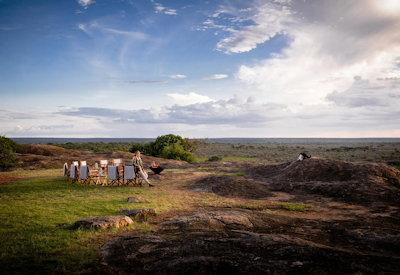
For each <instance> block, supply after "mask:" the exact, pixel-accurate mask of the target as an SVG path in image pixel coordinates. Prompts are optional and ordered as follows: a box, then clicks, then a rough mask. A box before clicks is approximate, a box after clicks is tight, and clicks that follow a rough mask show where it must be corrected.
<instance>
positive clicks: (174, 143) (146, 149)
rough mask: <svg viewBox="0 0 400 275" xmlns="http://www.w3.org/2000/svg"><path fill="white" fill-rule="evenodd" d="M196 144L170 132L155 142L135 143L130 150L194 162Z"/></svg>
mask: <svg viewBox="0 0 400 275" xmlns="http://www.w3.org/2000/svg"><path fill="white" fill-rule="evenodd" d="M196 146H197V145H196V143H195V142H192V141H190V140H189V139H183V138H182V137H181V136H178V135H173V134H169V135H163V136H159V137H157V138H156V140H155V141H154V142H150V143H146V144H142V143H136V144H133V145H132V147H131V148H130V149H129V151H130V152H132V153H134V152H136V151H140V152H142V153H143V154H145V155H150V156H155V157H163V158H168V159H176V160H184V161H188V162H192V161H193V160H194V157H193V155H192V153H191V152H193V151H194V150H195V149H196Z"/></svg>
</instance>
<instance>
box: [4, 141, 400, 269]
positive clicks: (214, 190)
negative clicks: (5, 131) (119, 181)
mask: <svg viewBox="0 0 400 275" xmlns="http://www.w3.org/2000/svg"><path fill="white" fill-rule="evenodd" d="M0 141H1V144H2V148H5V149H6V150H5V151H4V152H7V153H9V154H11V155H13V156H14V157H15V159H14V161H13V163H14V164H13V165H15V163H17V166H16V167H14V168H13V166H7V169H9V170H11V171H5V172H1V173H0V209H1V210H0V252H1V254H0V266H1V267H2V269H1V272H0V273H61V274H65V273H68V274H69V273H107V272H111V271H110V270H108V269H107V268H108V267H107V266H104V265H103V264H102V262H104V261H105V262H107V263H108V264H109V265H110V266H112V267H113V268H115V269H113V272H116V271H115V270H117V271H118V272H121V273H132V272H133V271H135V272H137V273H146V272H147V271H148V270H147V269H146V268H150V271H151V272H150V273H156V272H157V270H160V268H161V269H163V270H166V271H168V270H169V269H168V268H171V267H170V264H171V262H173V263H174V264H175V267H176V266H179V267H181V268H187V269H185V270H186V271H188V273H193V272H194V269H193V268H195V267H193V265H191V264H190V265H187V264H186V263H187V262H190V261H195V260H196V259H199V261H200V262H201V263H203V262H202V261H204V260H205V259H206V260H207V259H211V262H207V264H210V263H211V264H212V265H214V264H216V265H219V264H221V265H222V266H223V267H224V268H225V267H226V266H225V265H226V264H227V263H229V262H230V261H233V262H234V263H235V264H236V265H235V266H234V267H232V266H227V268H228V269H229V268H239V269H238V270H239V271H243V272H242V273H245V272H244V271H245V269H243V270H242V269H240V268H253V266H254V261H255V260H254V259H257V260H256V261H257V264H258V265H257V267H260V268H267V267H265V266H262V264H271V263H273V268H276V269H272V270H276V271H285V272H293V273H296V272H297V273H302V272H303V273H310V272H311V273H312V272H317V273H318V272H320V273H321V272H322V273H324V272H325V273H326V271H329V270H332V268H335V267H336V266H339V267H340V268H339V270H338V272H340V273H357V272H361V273H362V272H367V271H371V270H372V271H378V270H379V271H382V270H383V271H384V272H386V271H387V272H388V273H390V272H392V273H398V272H399V269H398V265H397V263H398V261H397V260H398V249H397V245H398V241H397V238H398V235H399V234H400V232H399V231H398V226H397V225H398V213H399V211H400V210H399V207H398V203H399V201H398V198H399V196H398V194H399V185H398V184H399V178H400V176H399V173H400V172H399V171H398V170H396V169H393V168H390V167H388V166H386V165H380V164H379V165H378V164H376V163H378V162H379V163H387V164H390V165H392V166H393V167H398V164H399V160H400V155H399V149H400V144H398V143H381V144H351V145H340V144H325V145H323V144H321V145H319V144H317V145H309V144H308V145H303V144H287V145H282V144H221V143H206V142H198V141H189V140H186V139H184V138H182V137H179V136H175V135H166V136H161V137H159V138H157V139H155V140H154V141H152V142H148V143H144V144H127V143H123V144H103V143H100V144H98V147H96V145H95V143H92V144H81V145H79V144H75V145H66V144H63V145H62V146H63V147H64V148H61V147H59V146H53V145H51V146H50V145H16V144H15V143H13V142H12V141H10V140H9V139H7V138H4V137H3V138H1V139H0ZM80 146H81V147H80ZM114 146H115V147H114ZM69 148H71V149H69ZM116 148H118V149H116ZM120 149H121V150H120ZM114 150H116V151H118V152H116V151H114ZM136 150H140V151H142V152H145V153H147V154H148V155H152V156H160V157H163V158H171V159H181V160H182V159H186V160H193V159H191V158H194V160H195V163H193V164H190V163H187V162H184V161H175V160H167V159H163V158H155V157H149V156H143V160H144V162H145V166H146V167H148V166H149V164H150V163H151V161H152V160H153V159H156V160H158V161H159V162H160V163H162V165H163V166H164V167H165V168H166V170H165V171H164V172H163V173H162V174H161V175H160V176H156V175H153V174H152V173H151V172H149V175H150V181H151V182H152V183H153V184H154V185H155V187H152V188H138V187H132V186H129V187H128V186H120V187H110V186H108V187H105V186H94V185H87V184H79V183H70V182H69V181H68V180H66V179H64V178H62V177H61V176H60V175H61V166H62V163H63V162H64V161H65V160H76V159H86V160H88V161H90V160H93V159H99V158H101V159H103V158H107V159H110V158H123V159H124V161H129V159H130V158H131V154H130V153H129V151H131V152H134V151H136ZM146 150H148V151H146ZM299 151H305V152H307V153H309V154H311V155H312V156H314V157H315V158H313V159H310V160H308V161H306V162H304V163H299V162H295V163H294V165H290V166H288V165H287V163H288V162H290V161H292V160H293V159H295V158H296V155H297V153H298V152H299ZM2 152H3V151H2ZM98 152H108V153H98ZM188 154H189V155H188ZM5 156H7V155H5ZM328 159H329V160H328ZM340 160H345V161H346V162H343V161H340ZM349 161H351V162H349ZM38 162H39V163H40V165H36V163H38ZM21 163H22V164H21ZM23 163H25V164H26V163H29V166H24V165H25V164H23ZM277 163H278V165H276V164H277ZM54 164H56V165H57V166H56V167H60V168H58V169H47V168H49V167H54V166H52V165H54ZM130 196H134V197H140V198H141V199H142V200H141V201H140V202H137V203H130V202H128V200H127V198H128V197H130ZM141 208H150V209H154V210H155V212H156V213H157V217H155V218H152V219H150V220H148V221H145V222H140V221H136V220H134V222H133V224H131V225H129V226H127V227H123V228H117V229H106V230H83V229H77V230H76V229H73V227H72V225H73V224H74V222H76V221H77V220H79V219H82V218H87V217H98V216H108V215H118V214H119V211H120V210H121V209H134V210H135V209H141ZM121 236H126V238H125V237H121ZM120 238H122V239H120ZM124 238H125V239H124ZM115 240H119V241H120V243H119V244H120V246H118V245H117V246H115V247H112V246H111V248H109V249H110V250H108V251H107V253H108V254H107V255H110V256H109V257H110V258H107V257H104V255H103V254H101V251H103V249H104V248H105V247H106V246H107V245H108V244H110V242H114V241H115ZM154 240H156V241H154ZM160 240H161V241H160ZM165 240H167V242H165ZM168 240H169V241H170V243H168ZM193 243H196V246H193ZM117 244H118V243H117ZM118 247H120V248H118ZM121 247H122V248H121ZM265 247H268V248H271V249H267V250H266V249H265ZM282 248H285V249H282ZM132 249H133V250H132ZM138 251H139V252H140V253H139V254H138ZM265 251H268V253H266V252H265ZM158 253H163V257H160V255H159V254H158ZM174 253H175V254H174ZM135 255H140V257H141V258H135V257H136V256H135ZM377 255H378V256H377ZM137 259H140V261H137V262H132V261H136V260H137ZM232 259H233V260H232ZM153 262H157V266H154V265H151V264H148V263H153ZM293 263H295V264H293ZM300 263H301V264H300ZM372 263H373V264H372ZM207 264H205V265H204V264H202V265H201V266H202V267H204V268H206V267H207V266H208V265H207ZM130 265H132V267H133V268H134V269H132V270H131V269H129V268H130ZM315 266H318V270H315V269H313V268H314V267H315ZM151 268H153V269H151ZM190 268H192V269H190ZM224 270H226V269H224ZM229 270H231V269H229ZM234 270H236V269H234ZM249 270H251V269H249ZM263 270H266V269H263ZM169 271H171V270H169ZM189 271H191V272H189ZM205 271H207V270H205Z"/></svg>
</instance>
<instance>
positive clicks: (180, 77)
mask: <svg viewBox="0 0 400 275" xmlns="http://www.w3.org/2000/svg"><path fill="white" fill-rule="evenodd" d="M169 77H170V78H172V79H184V78H186V77H187V76H186V75H184V74H173V75H170V76H169Z"/></svg>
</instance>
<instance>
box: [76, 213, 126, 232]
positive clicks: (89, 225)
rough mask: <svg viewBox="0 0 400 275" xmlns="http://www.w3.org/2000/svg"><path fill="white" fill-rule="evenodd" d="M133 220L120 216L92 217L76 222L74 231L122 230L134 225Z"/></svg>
mask: <svg viewBox="0 0 400 275" xmlns="http://www.w3.org/2000/svg"><path fill="white" fill-rule="evenodd" d="M132 223H133V221H132V219H131V218H129V217H127V216H123V215H118V216H104V217H90V218H85V219H81V220H78V221H76V222H75V223H74V224H73V226H72V228H73V229H95V230H99V229H107V228H120V227H124V226H128V225H130V224H132Z"/></svg>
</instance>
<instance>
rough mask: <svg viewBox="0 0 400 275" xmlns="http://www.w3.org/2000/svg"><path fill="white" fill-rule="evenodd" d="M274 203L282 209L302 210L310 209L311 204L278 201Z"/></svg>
mask: <svg viewBox="0 0 400 275" xmlns="http://www.w3.org/2000/svg"><path fill="white" fill-rule="evenodd" d="M275 205H277V206H278V207H280V208H281V209H284V210H289V211H299V212H304V211H308V210H311V206H310V205H308V204H305V203H296V202H278V203H276V204H275Z"/></svg>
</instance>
